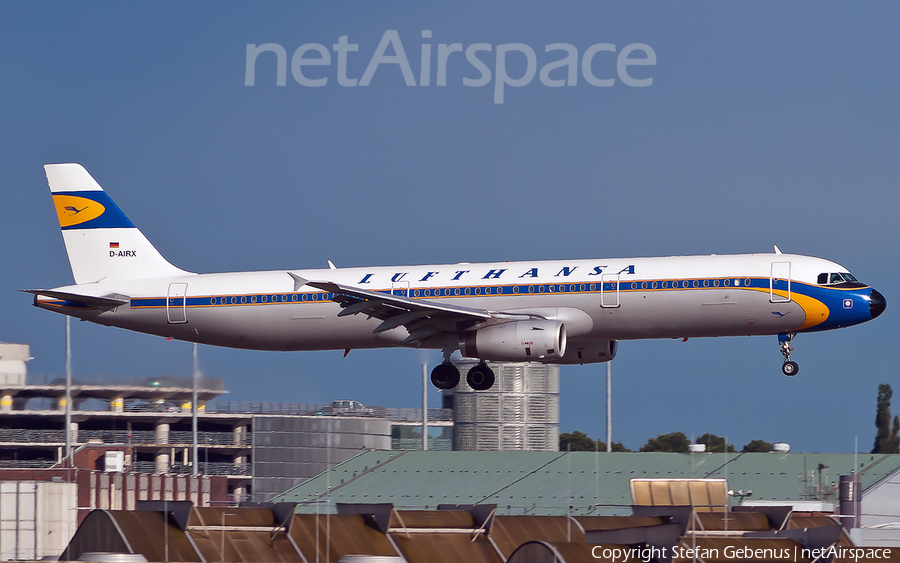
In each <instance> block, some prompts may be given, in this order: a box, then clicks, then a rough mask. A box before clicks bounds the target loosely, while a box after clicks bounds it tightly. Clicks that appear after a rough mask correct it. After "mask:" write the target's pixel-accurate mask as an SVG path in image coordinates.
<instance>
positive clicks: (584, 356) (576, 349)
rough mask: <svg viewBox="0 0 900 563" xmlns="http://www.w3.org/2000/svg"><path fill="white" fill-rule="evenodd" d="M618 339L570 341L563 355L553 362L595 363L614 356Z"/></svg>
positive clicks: (605, 360) (617, 346) (617, 348)
mask: <svg viewBox="0 0 900 563" xmlns="http://www.w3.org/2000/svg"><path fill="white" fill-rule="evenodd" d="M618 350H619V341H618V340H600V341H596V340H594V341H588V342H581V341H572V342H569V345H568V346H567V347H566V353H565V355H564V356H563V357H562V358H561V359H559V360H557V361H555V362H553V363H554V364H597V363H602V362H608V361H610V360H612V359H613V358H615V357H616V352H617V351H618Z"/></svg>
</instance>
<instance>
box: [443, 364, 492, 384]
mask: <svg viewBox="0 0 900 563" xmlns="http://www.w3.org/2000/svg"><path fill="white" fill-rule="evenodd" d="M431 383H433V384H434V386H435V387H437V388H438V389H453V388H454V387H456V386H457V385H459V370H458V369H457V368H456V366H454V365H453V364H452V363H450V360H444V363H442V364H440V365H438V366H436V367H435V368H434V369H433V370H431ZM466 383H468V384H469V387H471V388H472V389H474V390H476V391H487V390H488V389H490V388H491V387H493V386H494V370H492V369H491V368H489V367H488V365H487V364H486V363H485V362H484V360H481V361H480V362H478V365H476V366H475V367H473V368H472V369H470V370H469V373H467V374H466Z"/></svg>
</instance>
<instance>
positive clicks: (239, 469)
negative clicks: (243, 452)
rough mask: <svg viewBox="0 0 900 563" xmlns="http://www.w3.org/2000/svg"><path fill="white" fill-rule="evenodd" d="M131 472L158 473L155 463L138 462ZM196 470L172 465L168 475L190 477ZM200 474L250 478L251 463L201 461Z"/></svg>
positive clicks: (176, 464) (175, 464) (187, 466)
mask: <svg viewBox="0 0 900 563" xmlns="http://www.w3.org/2000/svg"><path fill="white" fill-rule="evenodd" d="M131 470H132V471H134V472H135V473H156V462H155V461H136V462H134V463H133V464H131ZM193 472H194V468H193V467H192V466H190V465H184V464H181V463H172V464H170V465H169V470H168V471H167V473H170V474H176V475H190V474H191V473H193ZM198 472H199V473H200V474H201V475H238V476H246V477H249V476H250V474H251V468H250V464H249V463H241V464H234V463H229V462H227V461H211V462H204V461H202V460H201V461H200V464H199V465H198Z"/></svg>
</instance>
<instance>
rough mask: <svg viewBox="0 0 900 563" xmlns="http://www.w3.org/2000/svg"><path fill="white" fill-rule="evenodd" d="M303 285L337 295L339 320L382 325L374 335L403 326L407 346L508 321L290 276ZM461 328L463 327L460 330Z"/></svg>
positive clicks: (475, 311) (486, 313)
mask: <svg viewBox="0 0 900 563" xmlns="http://www.w3.org/2000/svg"><path fill="white" fill-rule="evenodd" d="M291 277H293V278H294V280H295V281H296V282H298V283H300V282H303V284H301V285H304V284H305V285H308V286H310V287H314V288H316V289H321V290H323V291H327V292H329V293H332V294H334V297H333V298H332V301H335V302H337V303H339V304H340V305H341V307H343V309H344V310H343V311H341V312H340V313H338V316H339V317H346V316H349V315H357V314H360V313H362V314H365V315H368V316H370V317H375V318H376V319H381V320H382V321H383V322H382V323H381V324H380V325H378V326H377V327H376V328H375V330H374V331H373V332H374V333H375V334H378V333H380V332H384V331H387V330H390V329H392V328H396V327H398V326H404V327H406V329H407V330H408V331H409V337H408V338H407V339H406V340H404V344H414V343H416V342H420V341H422V340H424V339H426V338H429V337H431V336H434V335H436V334H438V333H441V332H457V331H459V330H460V329H461V328H462V329H463V330H464V329H465V328H469V327H470V326H472V325H475V324H477V323H479V322H482V321H486V320H488V319H492V318H509V317H510V316H509V315H502V314H497V313H492V312H490V311H487V310H485V309H474V308H470V307H459V306H456V305H448V304H446V303H441V302H439V301H430V302H425V301H423V300H419V299H410V298H409V297H406V296H403V295H392V294H390V293H381V292H378V291H370V290H367V289H360V288H358V287H353V286H349V285H341V284H338V283H333V282H329V281H307V280H303V279H302V278H299V279H298V277H296V276H295V275H294V274H291ZM460 324H462V325H463V326H462V327H460Z"/></svg>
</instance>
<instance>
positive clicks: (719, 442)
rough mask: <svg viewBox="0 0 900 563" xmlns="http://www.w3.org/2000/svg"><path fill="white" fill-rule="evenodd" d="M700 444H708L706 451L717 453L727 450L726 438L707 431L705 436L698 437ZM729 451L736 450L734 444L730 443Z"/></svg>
mask: <svg viewBox="0 0 900 563" xmlns="http://www.w3.org/2000/svg"><path fill="white" fill-rule="evenodd" d="M697 443H698V444H703V445H705V446H706V451H708V452H716V453H724V452H725V438H722V437H720V436H716V435H715V434H710V433H709V432H707V433H706V434H704V435H703V436H700V437H699V438H697ZM728 451H729V452H733V451H735V449H734V445H733V444H728Z"/></svg>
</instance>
